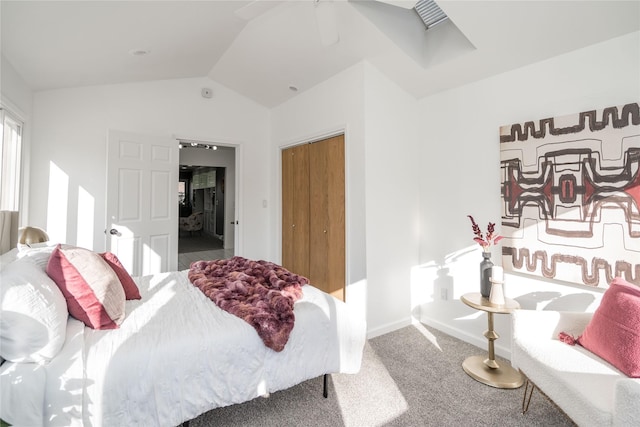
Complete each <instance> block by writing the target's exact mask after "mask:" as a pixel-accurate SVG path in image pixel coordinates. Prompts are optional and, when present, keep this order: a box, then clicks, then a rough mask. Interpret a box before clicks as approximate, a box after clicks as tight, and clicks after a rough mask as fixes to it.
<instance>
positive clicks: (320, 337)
mask: <svg viewBox="0 0 640 427" xmlns="http://www.w3.org/2000/svg"><path fill="white" fill-rule="evenodd" d="M47 252H48V253H47ZM50 253H51V249H50V247H47V248H46V249H43V248H40V249H32V250H30V251H27V253H26V254H21V253H17V252H16V250H15V249H14V250H12V251H11V252H9V253H8V254H5V255H3V256H2V258H3V259H2V267H1V268H2V275H3V280H2V282H3V283H2V288H3V292H2V296H3V313H2V314H3V316H2V317H3V326H2V334H3V335H6V334H9V335H11V332H13V333H14V335H15V332H16V331H15V325H16V324H18V325H19V324H20V323H19V322H18V323H15V324H13V325H7V324H6V323H7V321H8V320H7V319H10V318H11V316H9V314H10V313H8V308H7V306H6V304H5V302H6V301H4V300H5V299H7V300H10V298H9V296H10V295H11V294H10V293H8V292H9V291H7V288H8V287H11V286H17V285H16V283H17V282H19V281H20V280H25V281H26V282H34V281H37V280H40V281H42V282H44V281H45V280H44V278H43V276H42V274H43V273H44V271H45V268H46V264H47V261H46V260H47V258H48V257H49V256H50ZM20 255H22V256H20ZM44 274H46V273H44ZM133 280H134V282H135V284H136V286H137V288H138V290H139V294H140V299H133V300H127V301H126V303H125V308H124V316H123V319H122V321H121V323H120V324H119V325H118V327H116V328H113V329H101V330H99V329H92V328H90V327H87V326H86V325H85V323H83V322H81V321H79V320H77V319H76V318H74V317H72V316H68V317H66V318H65V319H62V320H60V319H57V320H56V319H52V320H51V322H52V323H55V322H61V321H64V333H63V335H64V338H63V342H62V343H61V344H60V348H59V350H57V352H56V350H55V349H50V348H49V349H47V345H48V344H49V342H45V343H43V344H41V345H39V347H42V348H41V349H39V350H37V351H40V352H41V353H42V352H44V356H43V355H42V354H41V355H40V356H39V357H35V358H34V357H32V358H31V359H30V360H24V361H15V360H14V361H9V360H7V361H4V362H3V363H2V366H0V418H2V419H3V420H4V421H7V422H9V423H10V424H15V425H65V426H75V425H84V426H124V425H148V426H156V425H158V426H160V425H161V426H172V425H173V426H176V425H180V424H182V423H184V422H187V421H189V420H191V419H193V418H195V417H197V416H198V415H200V414H202V413H204V412H206V411H209V410H211V409H214V408H218V407H222V406H227V405H232V404H236V403H241V402H245V401H248V400H251V399H254V398H256V397H258V396H264V395H267V394H269V393H271V392H275V391H277V390H283V389H286V388H289V387H292V386H294V385H296V384H298V383H300V382H303V381H306V380H308V379H311V378H315V377H319V376H322V375H325V374H330V373H356V372H358V370H359V369H360V364H361V360H362V351H363V347H364V342H365V335H366V332H365V329H366V327H365V323H364V320H363V319H361V318H359V317H358V316H356V315H355V314H354V313H353V312H352V311H351V310H349V308H348V306H347V305H346V304H345V303H343V302H341V301H339V300H337V299H335V298H333V297H332V296H330V295H328V294H326V293H323V292H321V291H320V290H318V289H316V288H314V287H313V286H311V285H308V284H306V285H304V286H302V288H301V289H302V296H301V298H300V299H299V300H298V301H296V302H295V304H294V306H293V309H294V314H295V323H294V326H293V329H292V330H291V333H290V335H289V337H288V341H287V343H286V345H285V347H284V349H282V350H281V351H274V350H272V349H271V348H268V347H267V346H265V344H264V342H263V341H262V340H261V338H260V337H259V336H258V334H257V333H256V330H255V329H254V328H253V327H252V326H250V325H249V324H248V323H247V322H245V321H244V320H242V319H240V318H238V317H236V316H234V315H232V314H230V313H228V312H226V311H224V310H222V309H220V308H218V307H217V306H216V305H215V304H214V303H213V302H212V301H211V300H210V299H209V298H208V297H207V296H206V295H205V294H204V293H203V292H201V291H200V289H198V288H196V287H195V286H194V285H193V284H192V283H191V282H190V280H189V278H188V270H185V271H178V272H169V273H163V274H155V275H151V276H145V277H139V278H134V279H133ZM49 285H50V284H49ZM38 286H39V285H38ZM10 289H13V288H10ZM7 295H9V296H7ZM5 297H6V298H5ZM49 305H51V304H49ZM5 320H7V321H5ZM11 327H13V329H14V330H13V331H9V328H11ZM28 329H29V334H31V333H33V334H36V333H37V330H34V329H33V328H28ZM8 331H9V332H8ZM40 335H42V334H40ZM50 335H51V334H50ZM10 338H11V337H8V338H7V337H5V336H3V341H2V342H3V345H4V343H6V342H7V339H10ZM55 338H56V339H60V337H55ZM18 339H24V338H21V337H19V338H18ZM49 339H50V340H51V337H50V338H49ZM0 351H2V352H3V357H4V348H3V349H0ZM47 351H48V355H47ZM47 356H48V357H47ZM7 359H9V358H7ZM14 359H15V357H14ZM320 393H321V390H319V391H318V396H319V398H320V399H321V398H322V397H321V396H320Z"/></svg>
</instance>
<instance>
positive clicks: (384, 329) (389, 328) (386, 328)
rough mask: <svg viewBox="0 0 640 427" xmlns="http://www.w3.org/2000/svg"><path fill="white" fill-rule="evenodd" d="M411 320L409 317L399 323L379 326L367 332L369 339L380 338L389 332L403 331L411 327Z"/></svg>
mask: <svg viewBox="0 0 640 427" xmlns="http://www.w3.org/2000/svg"><path fill="white" fill-rule="evenodd" d="M411 323H412V322H411V318H410V317H408V318H406V319H402V320H399V321H397V322H391V323H386V324H384V325H382V326H378V327H376V328H373V329H368V330H367V339H371V338H375V337H379V336H380V335H384V334H388V333H389V332H393V331H396V330H398V329H402V328H404V327H405V326H409V325H411Z"/></svg>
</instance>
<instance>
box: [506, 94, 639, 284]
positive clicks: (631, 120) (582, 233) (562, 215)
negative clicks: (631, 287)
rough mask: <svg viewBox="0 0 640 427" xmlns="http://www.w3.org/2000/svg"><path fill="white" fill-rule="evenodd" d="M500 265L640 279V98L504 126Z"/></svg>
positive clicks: (551, 273) (601, 279) (605, 280)
mask: <svg viewBox="0 0 640 427" xmlns="http://www.w3.org/2000/svg"><path fill="white" fill-rule="evenodd" d="M500 171H501V201H502V230H501V232H502V234H503V235H504V237H505V238H504V239H503V240H502V242H501V243H502V263H503V267H504V268H505V270H510V271H514V272H521V273H527V274H533V275H536V276H541V277H545V278H547V279H554V280H561V281H566V282H571V283H578V284H582V285H587V286H593V287H607V286H608V284H609V283H610V282H611V281H612V280H613V278H614V277H616V276H621V277H623V278H624V279H625V280H627V281H629V282H631V283H635V284H637V285H640V107H639V104H638V103H630V104H626V105H621V106H615V107H608V108H604V109H602V110H592V111H584V112H582V113H578V114H574V115H569V116H562V117H553V118H547V119H542V120H536V121H527V122H524V123H516V124H512V125H509V126H502V127H501V128H500Z"/></svg>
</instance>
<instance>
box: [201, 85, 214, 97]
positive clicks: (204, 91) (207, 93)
mask: <svg viewBox="0 0 640 427" xmlns="http://www.w3.org/2000/svg"><path fill="white" fill-rule="evenodd" d="M200 94H201V95H202V97H203V98H211V97H212V96H213V89H210V88H208V87H203V88H202V91H201V92H200Z"/></svg>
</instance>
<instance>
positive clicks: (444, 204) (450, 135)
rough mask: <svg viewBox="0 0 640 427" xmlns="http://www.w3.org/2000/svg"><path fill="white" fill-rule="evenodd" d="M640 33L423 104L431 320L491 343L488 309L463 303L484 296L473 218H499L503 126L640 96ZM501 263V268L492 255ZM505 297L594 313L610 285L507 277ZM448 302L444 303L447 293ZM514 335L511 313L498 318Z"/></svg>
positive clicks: (425, 280)
mask: <svg viewBox="0 0 640 427" xmlns="http://www.w3.org/2000/svg"><path fill="white" fill-rule="evenodd" d="M639 76H640V33H637V32H636V33H633V34H630V35H627V36H624V37H620V38H616V39H613V40H610V41H608V42H605V43H601V44H598V45H594V46H591V47H588V48H584V49H581V50H578V51H575V52H571V53H568V54H565V55H562V56H558V57H555V58H552V59H549V60H546V61H543V62H540V63H537V64H533V65H531V66H527V67H524V68H521V69H518V70H515V71H512V72H508V73H504V74H501V75H497V76H494V77H491V78H489V79H486V80H483V81H480V82H477V83H474V84H470V85H467V86H463V87H459V88H456V89H453V90H449V91H446V92H443V93H440V94H437V95H434V96H430V97H428V98H425V99H423V100H421V101H420V107H419V108H420V116H421V120H422V123H423V125H422V130H421V151H420V158H421V162H422V164H423V168H422V169H421V174H420V200H421V210H420V212H421V217H420V227H421V230H422V236H421V239H420V262H421V265H422V267H421V268H418V269H416V280H415V282H414V287H415V288H416V289H419V290H420V292H421V295H420V296H421V298H420V300H419V301H414V304H415V307H416V308H417V309H419V311H420V312H421V318H422V320H423V321H425V322H426V323H429V324H431V325H434V326H438V327H439V328H441V329H443V330H445V331H446V332H449V333H451V334H453V335H456V336H459V337H461V338H463V339H466V340H468V341H471V342H474V343H476V344H477V345H479V346H481V347H486V340H485V339H484V338H483V337H482V335H481V334H482V332H483V331H484V330H485V329H486V315H484V314H482V315H481V314H480V313H479V312H476V311H475V310H473V309H471V308H468V307H466V306H465V305H464V304H463V303H461V302H460V301H459V298H460V295H462V294H464V293H466V292H479V283H478V280H479V279H478V276H479V273H478V271H479V263H480V261H481V256H480V248H479V246H478V245H476V244H474V243H473V242H472V240H471V239H472V237H473V236H472V232H471V226H470V222H469V220H468V218H467V217H466V215H467V214H472V215H475V216H476V220H477V221H478V223H479V224H480V226H481V227H482V229H483V230H485V229H486V224H487V222H488V221H493V222H497V223H498V224H499V222H500V192H499V188H500V187H499V186H500V176H499V143H498V129H499V127H500V126H501V125H506V124H511V123H518V122H523V121H526V120H535V119H541V118H546V117H554V116H560V115H566V114H572V113H577V112H580V111H585V110H589V109H600V108H604V107H608V106H613V105H621V104H626V103H630V102H638V100H639V99H640V77H639ZM493 261H494V263H496V264H500V262H501V261H500V254H499V252H498V251H494V256H493ZM506 282H507V285H506V286H507V288H506V294H507V296H508V297H511V298H515V299H517V300H518V301H519V302H520V303H521V305H523V307H524V308H537V309H544V308H546V309H556V310H557V309H559V310H577V311H585V310H593V309H594V307H595V306H596V305H597V303H598V301H599V298H600V296H601V294H602V290H594V289H591V288H586V287H582V286H571V285H568V286H565V285H563V284H557V283H553V282H549V281H543V280H532V279H531V278H530V277H528V276H517V275H507V276H506ZM443 292H444V293H448V296H447V299H446V300H443V299H441V294H442V293H443ZM496 328H497V330H498V332H499V333H500V334H501V335H503V336H504V337H506V338H505V339H501V340H498V341H496V346H497V347H496V351H497V352H498V353H501V354H503V355H508V354H509V345H510V343H509V339H508V337H509V334H510V325H509V317H508V316H502V315H499V316H496Z"/></svg>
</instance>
